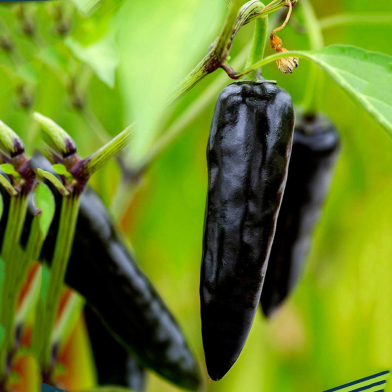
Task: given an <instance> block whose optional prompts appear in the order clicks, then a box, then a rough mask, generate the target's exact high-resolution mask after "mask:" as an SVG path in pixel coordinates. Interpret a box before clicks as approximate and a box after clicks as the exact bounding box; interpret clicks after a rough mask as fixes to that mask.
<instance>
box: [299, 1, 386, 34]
mask: <svg viewBox="0 0 392 392" xmlns="http://www.w3.org/2000/svg"><path fill="white" fill-rule="evenodd" d="M301 1H302V0H301ZM319 22H320V28H321V29H322V30H328V29H333V28H336V27H343V26H353V25H354V26H355V25H390V24H391V23H392V15H391V14H389V15H383V14H339V15H332V16H327V17H325V18H322V19H320V20H319Z"/></svg>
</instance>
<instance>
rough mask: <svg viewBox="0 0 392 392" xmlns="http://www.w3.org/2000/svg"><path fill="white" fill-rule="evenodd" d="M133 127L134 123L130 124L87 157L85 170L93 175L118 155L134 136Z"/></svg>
mask: <svg viewBox="0 0 392 392" xmlns="http://www.w3.org/2000/svg"><path fill="white" fill-rule="evenodd" d="M133 128H134V125H133V124H131V125H129V126H128V127H127V128H125V129H124V130H123V131H122V132H121V133H120V134H119V135H117V136H116V137H115V138H113V139H112V140H111V141H110V142H109V143H107V144H105V145H104V146H103V147H102V148H100V149H99V150H98V151H97V152H95V153H94V154H92V155H90V156H89V157H88V158H86V160H85V166H84V170H85V171H86V172H87V173H88V175H92V174H93V173H95V172H96V171H97V170H98V169H99V168H100V167H102V166H103V165H104V164H105V163H106V162H107V161H108V160H109V159H110V158H112V157H113V156H114V155H116V154H117V153H118V152H119V151H120V150H121V149H122V148H124V147H125V146H126V145H127V144H128V143H129V141H130V139H131V137H132V132H133Z"/></svg>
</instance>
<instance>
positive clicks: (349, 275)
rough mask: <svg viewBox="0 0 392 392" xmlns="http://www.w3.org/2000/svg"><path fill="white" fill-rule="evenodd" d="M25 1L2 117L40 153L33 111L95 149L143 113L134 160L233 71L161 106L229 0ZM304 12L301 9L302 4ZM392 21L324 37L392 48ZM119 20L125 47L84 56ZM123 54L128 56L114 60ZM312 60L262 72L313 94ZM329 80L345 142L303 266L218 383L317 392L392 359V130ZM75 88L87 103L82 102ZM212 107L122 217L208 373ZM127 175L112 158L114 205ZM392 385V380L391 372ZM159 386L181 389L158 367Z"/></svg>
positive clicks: (348, 2) (0, 79) (4, 60)
mask: <svg viewBox="0 0 392 392" xmlns="http://www.w3.org/2000/svg"><path fill="white" fill-rule="evenodd" d="M65 4H66V5H65ZM77 4H80V3H79V2H77ZM313 5H314V7H315V9H316V12H317V15H318V16H319V17H323V16H328V15H331V14H336V13H340V12H353V11H355V12H366V13H367V12H380V13H391V12H392V4H391V3H390V2H387V1H386V0H373V1H372V2H369V1H365V0H330V1H328V3H326V2H325V1H322V0H314V1H313ZM24 7H25V8H26V14H27V15H29V17H31V18H33V19H34V21H35V26H36V29H37V31H38V32H39V34H36V35H33V36H26V34H24V33H23V26H22V25H21V20H20V16H18V12H19V11H18V5H17V6H15V5H10V4H6V5H1V6H0V19H1V20H2V22H1V24H0V31H1V34H2V35H4V34H5V35H8V36H12V40H13V42H14V45H15V47H16V48H17V51H16V53H17V54H16V55H10V54H9V53H8V52H7V51H6V50H1V51H0V83H1V84H0V92H1V93H0V118H1V119H2V120H3V121H4V122H5V123H7V124H8V125H9V126H10V127H11V128H12V129H14V130H15V131H16V132H17V133H18V134H19V135H20V136H21V137H22V139H23V140H24V142H25V144H26V148H27V150H28V152H29V153H32V152H33V149H34V148H35V147H34V146H35V145H38V146H39V147H40V145H39V144H38V143H39V140H40V138H39V137H38V136H39V135H38V128H37V125H36V124H35V122H34V121H33V120H32V118H31V112H32V111H33V110H34V111H38V112H40V113H43V114H45V115H47V116H49V117H51V118H53V120H54V121H56V122H57V123H59V124H60V125H61V126H62V127H63V128H64V129H65V130H66V131H67V132H69V133H70V135H71V136H72V137H73V139H74V140H75V142H76V143H77V145H78V148H79V151H80V153H81V154H82V155H83V156H86V155H87V154H89V153H91V152H92V151H94V150H95V149H96V148H97V147H99V146H100V145H102V144H103V139H105V138H106V139H108V138H109V137H110V136H114V135H116V134H117V133H119V132H120V131H121V130H122V129H123V128H124V127H125V126H126V125H128V123H129V122H131V121H134V120H137V121H138V122H139V124H140V127H139V128H138V132H137V133H135V136H134V140H133V141H132V144H131V148H130V150H129V151H128V152H127V153H126V155H127V157H128V158H129V159H130V161H133V160H135V159H137V158H140V157H141V156H143V155H144V154H145V152H146V151H148V148H149V147H150V145H151V143H152V142H153V141H154V140H156V137H157V136H158V135H159V134H160V133H161V132H162V131H163V129H164V128H165V126H166V125H167V124H170V123H171V122H173V121H174V120H175V119H176V118H177V117H178V116H179V115H181V113H182V112H183V111H184V109H185V108H186V107H188V105H190V104H191V103H192V102H193V101H194V100H195V99H196V98H197V97H199V96H200V95H201V94H203V91H204V90H205V89H206V88H207V86H208V85H209V84H210V83H211V82H212V81H213V80H214V79H215V78H216V77H217V76H218V75H221V74H222V73H223V71H221V70H218V71H216V73H215V74H214V75H210V76H208V77H207V78H206V79H205V80H203V81H202V82H201V83H200V84H199V85H197V86H196V87H195V88H194V89H193V90H192V91H191V92H190V93H189V94H187V95H186V96H185V97H184V98H183V99H182V100H181V101H180V102H178V103H177V104H176V106H175V107H173V108H171V109H170V110H167V109H166V110H165V111H163V105H164V101H165V99H166V96H167V95H168V94H169V93H170V92H171V90H172V89H173V88H174V87H175V85H176V84H177V83H178V82H179V81H180V80H181V78H182V77H183V76H184V75H185V74H186V73H187V72H188V71H190V70H191V69H192V67H193V65H195V64H196V63H197V62H198V61H199V59H200V58H201V57H202V56H203V55H204V54H205V52H206V51H207V49H208V46H209V44H210V43H211V42H212V40H213V39H214V38H215V37H216V36H217V34H218V33H219V29H220V26H221V23H222V20H223V18H224V15H225V12H226V9H227V8H226V4H225V2H224V1H223V0H192V1H186V2H178V1H174V0H167V1H159V0H151V1H136V0H123V1H115V0H105V1H103V2H102V3H101V5H100V6H98V7H97V8H95V9H93V10H91V12H90V13H85V12H82V13H81V12H80V11H79V10H78V9H75V8H73V7H72V3H69V4H68V3H66V2H64V3H63V2H61V3H60V2H58V3H57V2H53V3H45V2H43V3H40V4H33V3H31V4H27V5H25V6H24ZM56 7H66V9H65V10H64V12H63V16H64V15H66V17H67V18H68V22H69V23H68V25H69V32H67V33H66V34H61V33H59V28H60V27H61V26H60V23H59V19H56V15H57V12H58V10H57V8H56ZM298 9H299V8H298ZM56 10H57V11H56ZM294 17H295V18H296V19H297V20H298V21H299V22H300V21H301V17H300V15H299V13H298V12H297V11H296V8H294ZM252 28H253V26H252V25H249V26H246V27H245V28H244V29H243V30H242V31H241V32H240V34H239V36H238V37H237V39H236V41H235V44H234V47H233V50H232V52H231V57H232V58H235V56H236V54H237V53H238V52H239V51H240V50H241V49H242V48H243V47H244V46H245V45H246V44H247V43H248V42H249V40H250V39H251V37H252V34H253V30H252ZM60 31H61V29H60ZM391 33H392V26H349V27H340V28H335V29H330V30H328V31H326V33H325V37H324V38H325V43H326V45H331V44H336V43H342V44H351V45H355V46H360V47H363V48H365V49H368V50H373V51H380V52H384V53H387V54H389V55H392V47H391V43H390V37H391ZM113 34H114V35H115V38H114V39H115V42H116V45H117V50H116V51H115V52H116V54H115V55H113V58H111V55H110V54H109V55H108V56H109V58H102V56H103V57H105V56H107V55H106V54H105V53H108V52H100V51H98V53H96V52H94V54H93V56H91V57H90V54H91V53H90V54H87V55H86V51H85V50H86V48H87V49H88V48H90V49H91V48H96V47H97V45H99V43H101V42H105V41H106V40H108V39H109V37H113ZM65 36H67V37H68V38H67V41H66V40H65ZM280 36H281V38H282V39H283V40H284V42H285V45H286V46H287V47H288V48H289V49H293V50H294V49H295V50H300V49H307V48H308V40H307V37H306V35H304V34H298V33H297V32H296V31H295V30H294V28H293V27H292V26H289V27H288V28H286V29H285V30H284V31H283V32H282V33H281V34H280ZM66 42H68V43H69V42H73V44H72V45H70V44H68V45H67V43H66ZM106 42H107V41H106ZM75 48H77V49H76V51H75ZM82 48H83V49H82ZM109 49H110V50H112V49H113V48H108V47H107V48H106V49H105V51H106V50H109ZM266 52H267V53H266V54H272V51H271V50H270V49H267V51H266ZM87 53H89V52H88V51H87ZM109 53H110V52H109ZM87 56H89V57H87ZM116 56H118V58H119V64H118V69H117V70H116V72H115V74H113V72H114V68H115V66H116V65H115V64H116V60H115V57H116ZM102 60H104V61H103V62H102ZM81 61H85V62H86V63H82V62H81ZM101 62H102V64H101ZM89 66H90V67H89ZM86 67H87V68H88V69H90V70H92V73H91V72H90V75H88V72H87V73H86ZM309 69H310V66H309V64H308V63H307V62H306V61H301V64H300V67H299V68H298V69H297V70H296V71H295V73H294V74H293V75H284V74H281V73H279V72H278V71H277V70H276V68H275V66H274V65H273V64H271V65H269V66H267V67H265V69H264V76H265V77H266V78H267V79H275V80H277V81H278V83H279V85H281V86H283V87H284V88H285V89H287V90H288V91H289V92H290V94H291V95H292V97H293V99H294V102H295V104H296V105H298V106H300V105H301V103H302V100H303V98H304V95H305V94H306V89H307V78H308V74H309ZM86 75H87V76H86ZM113 75H115V78H114V79H113ZM113 81H114V86H113V87H111V86H112V83H113ZM108 82H109V83H108ZM230 82H231V81H230V80H229V79H227V84H228V83H230ZM379 83H380V86H383V83H385V81H383V80H380V81H379ZM384 88H385V85H384ZM320 94H321V95H322V100H321V102H322V104H321V107H320V109H321V110H322V111H323V112H325V113H326V114H327V115H328V116H330V117H331V118H332V119H333V121H334V122H335V123H336V124H337V126H338V128H339V130H340V133H341V138H342V149H341V157H340V160H339V163H338V165H337V167H336V171H335V178H334V181H333V185H332V189H331V193H330V195H329V197H328V200H327V203H326V206H325V210H324V214H323V217H322V219H321V221H320V224H319V225H318V227H317V230H316V232H315V236H314V243H313V246H312V250H311V253H310V255H309V259H308V267H307V270H306V273H305V276H304V278H303V280H302V282H301V284H300V285H299V287H298V289H297V290H296V291H295V293H294V295H293V296H292V298H290V299H289V300H288V301H287V303H286V304H285V306H284V307H283V308H282V309H281V311H280V312H279V313H278V314H277V315H276V317H275V318H274V319H273V320H271V321H268V322H267V321H265V320H264V319H263V318H262V315H261V312H260V314H259V315H258V317H256V320H255V324H254V327H253V329H252V331H251V334H250V337H249V340H248V342H247V344H246V346H245V349H244V351H243V353H242V355H241V357H240V359H239V360H238V362H237V363H236V365H235V366H234V367H233V369H232V371H231V372H230V373H229V374H228V375H227V376H226V377H225V378H224V379H223V380H222V381H221V382H218V383H212V384H208V383H207V376H206V390H207V391H210V392H218V391H222V392H223V391H224V392H239V391H249V392H253V391H272V390H276V391H282V392H283V391H287V392H289V391H303V392H314V391H322V390H325V389H328V388H332V387H336V386H338V385H341V384H343V383H345V382H349V381H352V380H355V379H359V378H361V377H364V376H367V375H370V374H374V373H376V372H378V371H381V370H386V369H391V368H392V302H391V298H392V268H391V260H392V240H391V239H392V207H391V200H392V154H391V151H392V143H391V140H390V139H389V138H388V137H387V135H386V133H385V132H384V131H383V129H382V128H381V126H380V125H378V124H377V123H376V122H375V121H374V120H373V119H372V118H371V117H370V116H369V115H368V114H367V113H366V112H365V111H364V109H363V108H362V107H361V106H359V105H358V104H356V103H354V102H353V101H351V100H350V99H349V97H348V96H347V95H346V94H345V93H344V92H343V91H342V90H341V89H340V87H338V86H337V85H336V84H335V83H334V82H333V80H332V79H331V78H330V77H329V76H326V83H325V90H324V89H322V88H321V86H320ZM76 98H80V100H79V101H75V99H76ZM29 102H30V104H29V105H26V103H29ZM78 102H80V103H81V104H82V106H83V104H85V105H86V106H85V108H84V109H81V108H80V107H78V106H77V105H75V103H78ZM213 109H214V102H213V101H211V103H210V105H209V107H208V108H207V109H206V110H205V111H204V112H203V113H201V115H200V116H199V117H198V118H197V119H196V120H195V121H194V122H193V123H192V124H191V125H190V126H189V127H188V128H187V130H186V132H184V134H183V135H182V136H181V137H180V138H179V139H178V141H177V142H176V143H174V144H173V145H172V147H171V148H170V149H168V150H167V152H166V153H165V154H163V155H162V156H161V157H160V158H159V159H158V160H157V161H156V162H154V164H153V165H152V167H151V169H150V170H149V171H148V172H147V173H146V176H145V177H144V178H143V180H142V185H141V187H140V188H139V190H138V192H137V194H136V197H135V199H134V200H133V202H132V203H131V205H130V206H129V208H128V210H127V211H124V216H123V219H122V220H121V228H122V230H123V232H124V234H125V236H126V237H127V238H128V239H129V240H130V241H131V242H132V245H133V247H134V249H135V251H136V253H137V255H138V259H139V260H140V263H141V264H142V267H143V269H144V271H145V272H146V273H147V275H148V276H149V277H150V278H151V280H152V281H153V282H154V283H155V285H156V286H157V287H158V289H159V290H160V292H161V294H162V296H163V298H165V300H166V301H167V303H168V304H169V305H170V307H171V309H172V310H173V312H174V314H175V315H176V316H177V318H178V320H179V321H180V323H181V325H182V326H183V328H184V330H185V333H186V335H187V337H188V338H189V340H190V342H191V343H192V346H193V348H194V350H195V351H196V353H197V356H198V358H199V361H200V366H201V367H202V369H203V372H204V374H206V371H205V365H204V354H203V348H202V343H201V333H200V316H199V294H198V289H199V269H200V260H201V243H202V231H203V221H204V205H205V196H206V187H207V171H206V160H205V147H206V143H207V137H208V132H209V127H210V121H211V117H212V111H213ZM86 112H87V115H86ZM91 113H92V114H93V116H91ZM89 114H90V115H89ZM119 179H120V170H119V168H118V165H117V163H116V162H115V161H113V162H111V163H110V164H109V165H107V166H105V167H104V168H102V169H101V170H100V171H99V172H98V173H97V174H96V175H94V177H93V178H92V184H93V186H94V188H95V189H96V190H97V191H98V192H99V194H100V195H101V196H102V198H103V199H104V201H105V203H106V204H107V205H108V206H110V202H111V200H112V198H113V194H114V192H115V189H116V186H117V185H118V182H119ZM388 388H389V389H387V390H389V391H392V383H391V382H390V383H389V386H388ZM148 390H149V391H163V392H165V391H167V392H168V391H176V390H177V389H176V388H175V387H173V386H171V385H169V384H167V383H166V382H164V381H163V380H162V379H159V378H157V377H156V376H154V375H151V376H150V379H149V382H148Z"/></svg>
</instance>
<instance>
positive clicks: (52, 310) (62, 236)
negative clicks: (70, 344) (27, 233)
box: [35, 195, 80, 374]
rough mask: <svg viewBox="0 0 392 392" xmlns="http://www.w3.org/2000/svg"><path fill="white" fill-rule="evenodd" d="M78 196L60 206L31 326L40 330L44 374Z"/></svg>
mask: <svg viewBox="0 0 392 392" xmlns="http://www.w3.org/2000/svg"><path fill="white" fill-rule="evenodd" d="M79 205H80V197H79V196H75V195H71V196H69V197H64V198H63V202H62V205H61V215H60V223H59V231H58V235H57V238H56V245H55V250H54V254H53V259H52V264H51V270H50V277H49V283H48V289H47V292H46V296H45V304H44V316H43V320H38V323H37V322H36V324H35V328H39V329H40V330H41V331H42V332H43V333H42V334H41V335H40V336H42V341H41V342H39V343H40V349H39V350H38V353H39V362H40V364H41V368H42V370H43V372H44V373H46V374H47V373H49V372H50V370H51V365H52V353H51V339H52V330H53V325H54V322H55V319H56V313H57V308H58V304H59V299H60V294H61V290H62V288H63V281H64V275H65V271H66V268H67V263H68V259H69V255H70V253H71V249H72V243H73V239H74V234H75V228H76V221H77V217H78V212H79Z"/></svg>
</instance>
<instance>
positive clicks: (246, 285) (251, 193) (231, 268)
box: [200, 82, 294, 380]
mask: <svg viewBox="0 0 392 392" xmlns="http://www.w3.org/2000/svg"><path fill="white" fill-rule="evenodd" d="M293 128H294V110H293V104H292V100H291V97H290V95H289V94H288V93H287V92H286V91H284V90H283V89H281V88H280V87H277V86H276V85H273V84H269V83H253V82H245V83H234V84H231V85H229V86H228V87H226V88H225V89H224V90H223V92H222V93H221V94H220V96H219V98H218V101H217V104H216V108H215V113H214V116H213V120H212V125H211V131H210V137H209V141H208V146H207V162H208V173H209V180H208V195H207V204H206V213H205V223H204V239H203V256H202V268H201V284H200V297H201V320H202V335H203V345H204V352H205V357H206V363H207V369H208V373H209V375H210V377H211V378H212V379H213V380H219V379H221V378H222V377H223V376H224V375H225V374H226V373H227V372H228V371H229V369H230V368H231V367H232V366H233V364H234V363H235V361H236V360H237V358H238V356H239V355H240V353H241V351H242V349H243V347H244V344H245V341H246V339H247V337H248V334H249V330H250V328H251V326H252V323H253V319H254V316H255V312H256V310H257V306H258V303H259V300H260V294H261V289H262V286H263V281H264V276H265V272H266V269H267V263H268V256H269V252H270V248H271V244H272V240H273V237H274V233H275V225H276V219H277V215H278V212H279V208H280V204H281V200H282V195H283V191H284V187H285V183H286V176H287V168H288V163H289V159H290V152H291V144H292V135H293Z"/></svg>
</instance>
